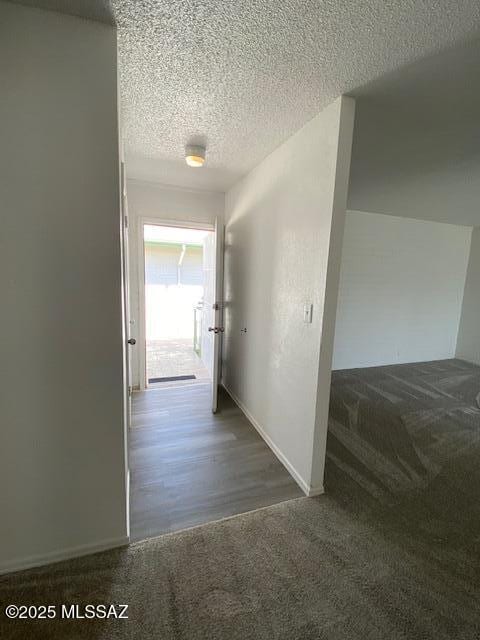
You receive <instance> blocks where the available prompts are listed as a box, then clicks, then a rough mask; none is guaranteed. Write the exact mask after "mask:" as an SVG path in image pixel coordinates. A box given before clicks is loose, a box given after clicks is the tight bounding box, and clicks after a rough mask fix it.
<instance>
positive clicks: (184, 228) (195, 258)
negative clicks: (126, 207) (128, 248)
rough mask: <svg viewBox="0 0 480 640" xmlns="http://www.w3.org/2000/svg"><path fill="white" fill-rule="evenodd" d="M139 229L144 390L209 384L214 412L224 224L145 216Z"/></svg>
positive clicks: (218, 354) (141, 349)
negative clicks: (203, 223) (174, 220)
mask: <svg viewBox="0 0 480 640" xmlns="http://www.w3.org/2000/svg"><path fill="white" fill-rule="evenodd" d="M139 228H140V238H139V247H140V256H139V265H140V269H139V275H140V278H139V294H140V295H139V302H140V313H139V316H140V326H139V348H140V351H139V356H140V358H139V359H140V389H141V390H145V389H149V388H159V387H162V388H163V387H166V386H176V385H191V384H196V383H199V382H201V383H204V384H209V386H210V396H211V408H212V411H213V412H214V413H215V411H216V410H217V399H218V384H219V377H220V363H219V356H220V349H221V346H220V345H221V337H222V333H223V327H222V326H221V324H222V302H221V291H222V284H223V282H222V275H223V227H222V225H220V224H219V223H218V222H215V224H214V225H198V226H195V225H193V224H189V223H185V224H181V223H176V224H172V223H169V222H163V221H152V220H143V221H141V224H140V227H139Z"/></svg>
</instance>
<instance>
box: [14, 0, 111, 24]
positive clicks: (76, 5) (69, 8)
mask: <svg viewBox="0 0 480 640" xmlns="http://www.w3.org/2000/svg"><path fill="white" fill-rule="evenodd" d="M7 1H8V2H11V3H13V4H23V5H25V6H27V7H37V8H40V9H47V10H48V11H58V12H59V13H67V14H69V15H71V16H78V17H80V18H88V19H89V20H96V21H97V22H104V23H106V24H114V23H115V18H114V15H113V12H112V7H111V2H110V0H7Z"/></svg>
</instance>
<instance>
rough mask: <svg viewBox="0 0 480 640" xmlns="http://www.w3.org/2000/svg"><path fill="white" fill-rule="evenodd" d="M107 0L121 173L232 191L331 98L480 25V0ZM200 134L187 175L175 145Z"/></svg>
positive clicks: (464, 35) (178, 145)
mask: <svg viewBox="0 0 480 640" xmlns="http://www.w3.org/2000/svg"><path fill="white" fill-rule="evenodd" d="M112 5H113V8H114V11H115V15H116V19H117V23H118V29H119V56H120V77H121V95H122V109H123V118H124V133H125V141H126V149H127V153H128V158H129V159H130V162H129V164H128V170H129V172H130V173H132V172H134V173H136V169H137V168H138V174H137V175H139V176H140V177H142V176H143V177H146V178H149V179H158V180H159V181H161V182H166V183H172V184H186V185H189V186H205V187H208V188H215V189H224V188H225V187H228V186H229V185H230V184H231V183H232V182H233V181H234V180H235V179H236V178H238V177H239V176H240V175H242V174H243V173H245V172H246V171H248V170H249V169H251V168H252V167H253V166H254V165H256V164H257V163H258V162H259V161H260V160H262V159H263V158H264V157H265V156H266V155H267V154H268V153H269V152H271V151H272V150H273V149H274V148H275V147H276V146H278V145H279V144H280V143H281V142H282V141H283V140H285V139H286V138H287V137H288V136H290V135H291V134H292V133H293V132H294V131H295V130H297V129H298V128H299V127H301V126H302V125H303V124H304V123H305V122H307V121H308V120H309V119H310V118H312V117H313V116H314V115H315V114H316V113H317V112H318V111H319V110H320V109H321V108H322V107H323V106H325V105H326V104H328V103H329V102H331V101H332V100H333V99H334V98H335V97H337V96H338V95H339V94H341V93H345V92H349V91H351V90H353V89H355V88H357V87H359V86H361V85H363V84H365V83H367V82H369V81H371V80H372V79H374V78H376V77H378V76H380V75H382V74H384V73H386V72H388V71H390V70H392V69H395V68H398V67H400V66H402V65H404V64H406V63H408V62H410V61H412V60H414V59H417V58H419V57H422V56H425V55H427V54H429V53H431V52H432V51H437V50H439V49H440V48H442V47H444V46H447V45H449V44H451V43H452V42H454V41H456V40H458V39H462V38H465V37H467V36H471V35H472V33H473V32H474V31H476V30H478V28H479V25H480V5H479V3H478V0H463V1H462V2H460V3H458V2H456V0H448V1H445V0H421V1H419V0H402V1H401V2H400V1H399V0H360V1H357V2H352V1H351V0H324V1H318V0H317V1H311V0H310V1H309V0H283V1H281V2H280V1H279V0H236V1H232V2H225V1H224V0H217V1H213V0H203V1H201V0H200V1H199V0H184V1H183V2H178V0H163V1H161V2H159V1H153V0H150V1H149V0H143V1H138V2H132V0H113V2H112ZM197 137H198V138H199V139H200V140H202V139H203V140H204V141H205V142H206V143H207V147H208V156H207V166H206V167H204V169H201V170H197V171H196V170H188V169H187V168H185V167H184V165H183V160H182V156H183V148H184V145H185V143H186V142H187V141H189V140H190V139H192V138H194V139H195V138H197ZM147 159H150V160H147ZM152 159H154V161H152ZM193 181H196V182H195V183H194V182H193Z"/></svg>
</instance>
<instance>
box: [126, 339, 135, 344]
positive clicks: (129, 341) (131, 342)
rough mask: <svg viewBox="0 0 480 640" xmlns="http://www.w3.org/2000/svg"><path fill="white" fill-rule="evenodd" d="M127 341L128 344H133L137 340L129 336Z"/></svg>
mask: <svg viewBox="0 0 480 640" xmlns="http://www.w3.org/2000/svg"><path fill="white" fill-rule="evenodd" d="M127 342H128V344H132V345H133V344H137V341H136V340H135V338H129V339H128V340H127Z"/></svg>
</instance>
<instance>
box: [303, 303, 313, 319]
mask: <svg viewBox="0 0 480 640" xmlns="http://www.w3.org/2000/svg"><path fill="white" fill-rule="evenodd" d="M312 316H313V304H310V302H307V303H306V304H304V305H303V321H304V322H305V323H306V324H311V323H312Z"/></svg>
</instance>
